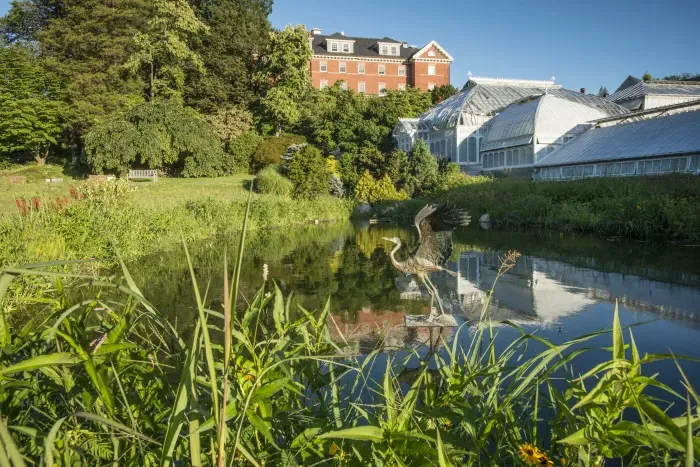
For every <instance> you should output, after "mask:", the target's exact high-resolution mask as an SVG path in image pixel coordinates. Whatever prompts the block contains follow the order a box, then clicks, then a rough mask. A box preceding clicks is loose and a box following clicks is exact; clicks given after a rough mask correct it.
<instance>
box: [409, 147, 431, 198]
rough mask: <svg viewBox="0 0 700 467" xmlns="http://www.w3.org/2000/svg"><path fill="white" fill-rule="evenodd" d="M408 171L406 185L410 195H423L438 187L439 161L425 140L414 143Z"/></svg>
mask: <svg viewBox="0 0 700 467" xmlns="http://www.w3.org/2000/svg"><path fill="white" fill-rule="evenodd" d="M407 172H408V173H407V175H406V182H405V185H404V186H405V189H406V191H407V192H408V193H409V195H411V196H415V195H421V194H424V193H428V192H430V191H433V190H435V189H436V188H437V186H438V161H437V159H436V158H435V156H433V155H432V154H431V153H430V149H429V148H428V146H427V145H426V144H425V143H424V142H423V140H418V141H416V144H414V145H413V149H412V150H411V154H410V155H409V158H408V171H407Z"/></svg>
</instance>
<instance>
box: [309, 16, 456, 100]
mask: <svg viewBox="0 0 700 467" xmlns="http://www.w3.org/2000/svg"><path fill="white" fill-rule="evenodd" d="M309 45H310V46H311V50H312V52H313V56H312V58H311V81H312V83H313V86H314V87H315V88H318V89H324V88H326V87H328V86H333V85H334V84H335V83H336V82H340V83H341V86H343V87H346V88H350V89H352V90H354V91H356V92H358V93H363V94H371V95H379V96H381V95H384V94H385V92H386V90H387V89H393V90H403V89H406V86H412V87H415V88H419V89H422V90H424V91H428V90H430V89H432V88H434V87H437V86H442V85H443V84H449V83H450V64H451V63H452V60H453V59H452V57H451V56H450V54H449V53H447V51H446V50H445V49H444V48H442V47H441V46H440V44H438V43H437V42H435V41H432V42H430V43H429V44H427V45H425V46H424V47H422V48H418V47H413V46H409V45H408V44H407V43H406V42H399V41H397V40H394V39H390V38H388V37H385V38H383V39H369V38H364V37H349V36H346V35H344V34H343V33H335V34H331V35H330V36H325V35H323V34H321V30H320V29H312V30H311V35H310V37H309Z"/></svg>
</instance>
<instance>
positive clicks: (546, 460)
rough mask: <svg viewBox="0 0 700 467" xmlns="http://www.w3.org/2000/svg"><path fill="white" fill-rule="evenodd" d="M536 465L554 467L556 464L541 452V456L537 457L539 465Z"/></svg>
mask: <svg viewBox="0 0 700 467" xmlns="http://www.w3.org/2000/svg"><path fill="white" fill-rule="evenodd" d="M535 465H538V466H541V467H554V462H552V460H551V459H550V458H549V457H547V454H545V453H544V452H540V455H539V456H538V457H537V463H536V464H535Z"/></svg>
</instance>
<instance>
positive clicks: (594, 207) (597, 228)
mask: <svg viewBox="0 0 700 467" xmlns="http://www.w3.org/2000/svg"><path fill="white" fill-rule="evenodd" d="M426 202H447V203H450V204H454V205H456V206H460V207H464V208H466V209H468V210H469V211H470V212H471V213H472V217H473V221H474V222H477V221H478V220H479V217H480V216H481V215H483V214H486V213H488V214H489V216H490V219H491V224H492V225H493V226H495V227H499V228H506V229H522V228H533V227H536V228H549V229H555V230H560V231H564V232H590V233H595V234H600V235H608V236H626V237H631V238H638V239H662V240H687V241H700V178H699V177H694V176H683V175H669V176H661V177H637V178H605V179H590V180H579V181H570V182H538V183H532V182H530V181H527V180H511V179H497V180H493V181H485V182H483V183H479V184H471V185H465V186H460V187H457V188H454V189H452V190H449V191H446V192H441V193H436V194H433V195H429V196H427V197H425V198H421V199H412V200H409V201H405V202H399V203H391V204H385V205H383V206H379V207H378V209H377V213H378V215H379V216H380V217H386V218H390V219H392V220H394V221H399V222H403V223H408V222H412V216H414V215H415V213H416V212H418V210H419V209H420V208H421V207H422V206H423V205H424V204H425V203H426ZM389 206H391V208H390V209H387V207H389ZM394 206H395V207H394Z"/></svg>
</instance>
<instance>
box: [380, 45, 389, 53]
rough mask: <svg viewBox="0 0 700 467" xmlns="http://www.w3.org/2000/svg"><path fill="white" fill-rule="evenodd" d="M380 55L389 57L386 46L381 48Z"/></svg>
mask: <svg viewBox="0 0 700 467" xmlns="http://www.w3.org/2000/svg"><path fill="white" fill-rule="evenodd" d="M381 54H382V55H389V46H388V45H383V46H382V52H381Z"/></svg>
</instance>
